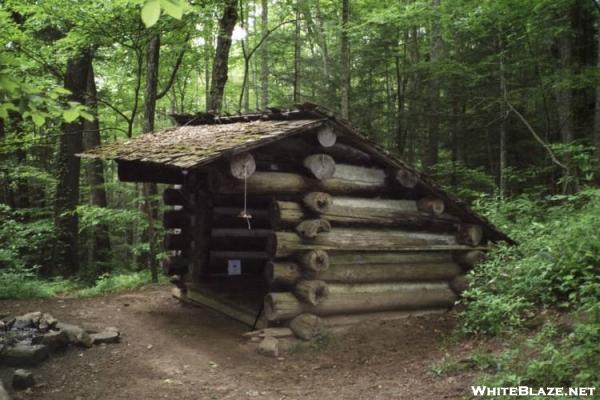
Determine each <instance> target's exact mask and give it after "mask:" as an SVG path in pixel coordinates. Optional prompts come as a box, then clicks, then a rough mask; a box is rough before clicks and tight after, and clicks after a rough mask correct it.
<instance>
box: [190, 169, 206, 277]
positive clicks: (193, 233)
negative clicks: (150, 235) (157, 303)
mask: <svg viewBox="0 0 600 400" xmlns="http://www.w3.org/2000/svg"><path fill="white" fill-rule="evenodd" d="M205 185H206V177H205V176H204V175H202V174H201V173H200V172H199V171H194V170H190V171H188V173H187V174H186V175H185V180H184V186H183V189H184V191H185V193H186V196H187V197H188V199H189V203H190V204H189V207H190V212H191V214H192V218H191V224H190V231H189V234H190V237H191V242H190V248H189V249H188V252H189V254H187V259H188V260H189V266H188V271H189V273H188V276H187V277H186V281H188V283H189V284H191V285H192V286H193V285H194V284H195V283H197V282H200V281H201V280H202V277H203V275H205V273H206V268H207V264H208V254H209V241H210V229H211V226H210V221H211V210H212V204H211V198H210V195H209V194H208V192H207V191H206V190H205Z"/></svg>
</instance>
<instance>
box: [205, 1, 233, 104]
mask: <svg viewBox="0 0 600 400" xmlns="http://www.w3.org/2000/svg"><path fill="white" fill-rule="evenodd" d="M237 18H238V14H237V0H226V1H225V8H224V10H223V16H222V17H221V19H220V20H219V36H218V38H217V49H216V51H215V58H214V61H213V67H212V78H211V83H210V98H209V103H208V111H211V112H215V113H219V112H221V108H222V105H223V93H224V91H225V84H226V83H227V78H228V69H229V49H230V48H231V35H232V34H233V28H234V27H235V24H236V22H237Z"/></svg>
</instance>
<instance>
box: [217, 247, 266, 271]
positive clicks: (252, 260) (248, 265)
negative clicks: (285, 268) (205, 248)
mask: <svg viewBox="0 0 600 400" xmlns="http://www.w3.org/2000/svg"><path fill="white" fill-rule="evenodd" d="M229 260H240V262H241V264H242V274H247V273H249V274H261V273H263V270H264V266H265V263H266V262H267V261H268V260H269V256H268V255H267V253H264V252H259V251H217V250H213V251H210V252H209V258H208V268H207V272H208V273H211V274H226V273H227V267H228V263H229Z"/></svg>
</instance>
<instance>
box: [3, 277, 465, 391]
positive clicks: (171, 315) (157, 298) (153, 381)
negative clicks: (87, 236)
mask: <svg viewBox="0 0 600 400" xmlns="http://www.w3.org/2000/svg"><path fill="white" fill-rule="evenodd" d="M170 290H171V288H170V287H169V286H160V287H153V288H148V289H144V290H140V291H135V292H130V293H126V294H117V295H110V296H105V297H98V298H92V299H52V300H36V301H2V302H0V311H3V312H4V311H6V312H10V313H11V314H13V315H15V314H22V313H25V312H28V311H36V310H40V311H46V312H50V313H52V314H53V315H54V316H55V317H57V318H58V319H59V320H62V321H65V322H71V323H77V324H81V325H82V326H84V327H90V328H97V329H98V328H100V329H101V328H103V327H106V326H116V327H117V328H119V330H120V331H121V332H122V340H121V343H119V344H111V345H106V346H95V347H93V348H91V349H79V348H70V349H69V350H67V351H66V352H64V353H57V354H53V355H52V356H51V358H50V359H49V360H48V361H46V362H45V363H43V364H42V365H41V366H39V367H37V368H34V369H32V370H33V372H34V375H35V378H36V386H35V387H34V388H33V390H32V391H31V392H29V393H26V392H20V393H13V396H14V398H15V399H45V400H71V399H73V400H92V399H102V400H113V399H114V400H118V399H127V400H137V399H140V400H141V399H144V400H151V399H178V400H184V399H194V400H196V399H253V398H254V399H278V400H282V399H320V400H327V399H336V400H337V399H410V400H413V399H427V400H437V399H461V398H464V397H468V395H469V385H470V383H471V380H472V379H473V376H471V375H470V374H468V373H467V374H460V375H455V376H445V377H438V376H435V374H433V373H432V365H433V364H434V363H436V362H439V360H440V359H441V358H442V357H443V356H444V354H445V353H446V352H450V353H452V354H460V353H464V352H467V351H468V350H469V348H470V347H471V346H472V344H470V343H466V342H462V343H456V342H455V341H453V340H452V328H453V324H454V319H453V316H452V315H451V314H449V315H447V316H441V317H440V316H428V317H415V318H410V319H407V320H402V321H394V322H388V323H382V324H378V325H375V326H370V327H362V328H356V329H353V330H352V331H351V332H349V333H346V334H335V335H333V336H328V338H329V340H328V345H326V346H315V347H312V348H311V347H303V348H300V349H296V351H294V352H292V353H289V354H284V355H283V358H282V359H281V358H280V359H272V358H266V357H264V356H261V355H258V354H257V353H256V351H255V348H254V346H252V345H251V344H249V342H248V341H247V340H246V339H244V338H242V334H243V333H244V332H246V331H247V330H248V328H247V327H246V326H245V325H242V324H240V323H237V322H235V321H233V320H230V319H228V318H227V317H224V316H221V315H218V314H215V313H213V312H211V311H208V310H204V309H202V308H197V307H191V306H184V305H182V304H180V303H179V302H178V301H177V300H175V299H174V298H172V297H171V292H170ZM11 375H12V369H6V368H5V369H0V378H1V379H3V380H4V382H5V383H6V386H7V388H8V387H9V386H10V385H9V384H8V383H9V382H10V377H11Z"/></svg>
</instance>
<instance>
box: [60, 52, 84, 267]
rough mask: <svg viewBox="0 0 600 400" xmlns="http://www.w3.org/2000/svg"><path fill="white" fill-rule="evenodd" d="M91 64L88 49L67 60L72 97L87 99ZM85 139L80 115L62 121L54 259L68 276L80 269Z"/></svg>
mask: <svg viewBox="0 0 600 400" xmlns="http://www.w3.org/2000/svg"><path fill="white" fill-rule="evenodd" d="M90 64H91V56H90V54H89V53H88V52H87V51H86V52H85V53H84V54H81V55H79V56H78V57H76V58H73V59H70V60H69V61H68V62H67V69H66V72H65V81H64V87H65V89H67V90H69V91H70V92H71V95H70V96H69V100H70V101H77V102H79V103H81V104H84V103H85V93H86V88H87V82H88V78H87V77H88V74H89V71H90ZM82 141H83V123H82V122H81V120H80V119H78V120H75V121H73V122H64V123H63V124H62V127H61V135H60V136H59V140H58V154H57V162H56V166H57V172H58V174H57V175H58V177H57V185H56V195H55V199H54V231H55V235H56V241H55V243H54V247H53V260H54V262H55V263H56V264H55V269H54V272H57V273H59V274H61V275H65V276H68V275H73V274H75V273H77V272H78V271H79V252H78V244H79V221H78V218H77V214H76V213H75V208H76V207H77V203H78V201H79V175H80V170H79V167H80V159H79V157H76V156H75V154H77V153H80V152H81V150H82V147H83V143H82Z"/></svg>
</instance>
